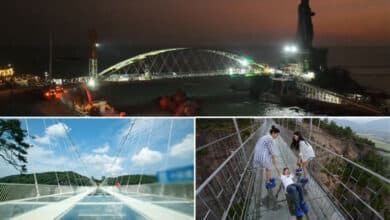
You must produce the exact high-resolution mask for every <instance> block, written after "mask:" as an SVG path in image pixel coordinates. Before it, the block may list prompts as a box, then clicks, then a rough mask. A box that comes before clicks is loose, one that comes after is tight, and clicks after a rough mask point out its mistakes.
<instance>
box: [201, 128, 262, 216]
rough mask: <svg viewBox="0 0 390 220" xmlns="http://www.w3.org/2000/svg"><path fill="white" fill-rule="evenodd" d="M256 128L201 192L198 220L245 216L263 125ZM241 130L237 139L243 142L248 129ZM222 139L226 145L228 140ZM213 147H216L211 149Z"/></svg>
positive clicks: (219, 167)
mask: <svg viewBox="0 0 390 220" xmlns="http://www.w3.org/2000/svg"><path fill="white" fill-rule="evenodd" d="M254 124H256V126H253V129H252V130H251V133H250V135H249V136H248V137H247V138H246V139H244V140H242V141H243V143H242V144H241V145H240V146H237V147H236V148H235V149H234V150H233V151H232V152H231V154H230V155H229V156H228V157H227V158H226V159H225V160H223V161H221V164H220V165H219V166H218V168H216V169H215V170H214V171H213V173H212V174H211V175H210V176H209V177H208V178H207V179H206V180H205V181H204V182H203V183H202V184H201V185H200V186H199V187H198V188H197V191H196V199H197V200H196V201H197V207H196V213H197V219H226V218H227V219H237V218H242V217H243V216H244V214H245V210H246V208H247V205H248V201H249V189H250V184H251V180H252V175H253V173H252V172H251V171H250V170H251V165H252V163H251V161H252V157H253V150H254V146H255V143H256V141H257V139H258V138H259V135H260V132H259V129H260V128H259V126H260V125H262V121H256V122H255V123H254ZM237 127H238V129H239V132H238V133H240V136H238V135H235V138H236V139H239V137H241V136H242V134H243V133H244V132H245V131H246V129H240V128H239V126H237ZM236 134H237V133H236ZM220 139H221V140H220V141H221V142H222V141H225V140H226V139H227V138H225V139H223V138H220ZM238 142H240V141H239V140H238ZM218 146H219V145H218ZM211 147H213V146H209V147H208V148H211ZM197 174H198V171H197Z"/></svg>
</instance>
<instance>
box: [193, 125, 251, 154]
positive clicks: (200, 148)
mask: <svg viewBox="0 0 390 220" xmlns="http://www.w3.org/2000/svg"><path fill="white" fill-rule="evenodd" d="M253 127H255V125H251V126H248V127H246V128H244V129H242V130H240V132H243V131H246V130H248V129H249V128H253ZM234 135H237V132H233V133H231V134H229V135H227V136H224V137H221V138H219V139H217V140H215V141H212V142H209V143H207V144H205V145H202V146H200V147H197V148H196V152H198V151H201V150H204V149H205V148H207V147H209V146H210V145H213V144H216V143H218V142H220V141H223V140H225V139H227V138H230V137H232V136H234Z"/></svg>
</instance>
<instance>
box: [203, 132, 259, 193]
mask: <svg viewBox="0 0 390 220" xmlns="http://www.w3.org/2000/svg"><path fill="white" fill-rule="evenodd" d="M260 128H261V127H259V128H258V129H257V130H256V131H254V132H253V133H252V134H251V135H250V136H249V137H248V138H247V139H246V140H245V141H244V142H243V143H242V144H241V146H240V147H238V148H237V149H236V150H234V151H233V153H232V154H231V155H230V156H229V157H228V158H227V159H226V160H225V161H224V162H223V163H222V164H221V165H219V167H218V168H217V169H216V170H215V171H214V172H213V173H212V174H211V175H210V176H209V177H208V178H207V179H206V180H205V181H204V182H203V183H202V184H201V185H200V186H199V187H198V189H196V195H198V194H199V193H200V192H201V191H202V190H203V188H204V187H206V185H207V184H208V183H210V181H211V180H212V179H213V178H214V177H215V176H216V175H217V174H218V173H219V172H220V171H221V170H222V168H223V167H224V166H225V165H226V164H227V163H228V162H229V161H230V160H231V159H232V158H233V157H234V156H235V155H236V154H237V153H238V152H239V151H240V150H241V149H242V148H243V147H244V146H245V145H246V143H248V141H249V140H250V139H252V138H253V136H254V135H255V134H256V133H257V132H258V131H259V130H260ZM235 134H236V133H235Z"/></svg>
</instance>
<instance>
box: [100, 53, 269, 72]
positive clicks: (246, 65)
mask: <svg viewBox="0 0 390 220" xmlns="http://www.w3.org/2000/svg"><path fill="white" fill-rule="evenodd" d="M264 68H265V66H264V65H261V64H256V63H255V62H253V60H251V59H248V58H246V57H243V56H239V55H237V54H233V53H230V52H225V51H218V50H212V49H192V48H169V49H163V50H155V51H151V52H147V53H143V54H139V55H137V56H134V57H131V58H129V59H126V60H124V61H121V62H119V63H117V64H115V65H113V66H111V67H108V68H106V69H105V70H103V71H101V72H100V73H99V77H100V78H103V79H104V78H106V79H107V78H109V77H110V76H112V75H132V76H144V77H147V78H148V77H149V78H159V77H162V78H165V77H172V76H184V75H187V76H191V75H196V74H197V75H199V74H204V75H207V74H214V75H215V74H218V75H220V74H232V73H235V72H237V73H238V72H245V73H247V72H250V71H252V72H253V71H254V72H257V73H260V72H262V71H263V70H264Z"/></svg>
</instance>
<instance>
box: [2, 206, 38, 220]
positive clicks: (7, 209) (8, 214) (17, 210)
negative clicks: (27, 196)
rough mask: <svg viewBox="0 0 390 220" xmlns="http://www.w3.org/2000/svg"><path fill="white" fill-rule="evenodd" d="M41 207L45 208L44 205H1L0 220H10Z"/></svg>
mask: <svg viewBox="0 0 390 220" xmlns="http://www.w3.org/2000/svg"><path fill="white" fill-rule="evenodd" d="M41 206H44V204H19V203H7V204H4V205H0V219H10V218H12V217H15V216H17V215H20V214H23V213H26V212H29V211H31V210H33V209H36V208H38V207H41Z"/></svg>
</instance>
